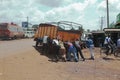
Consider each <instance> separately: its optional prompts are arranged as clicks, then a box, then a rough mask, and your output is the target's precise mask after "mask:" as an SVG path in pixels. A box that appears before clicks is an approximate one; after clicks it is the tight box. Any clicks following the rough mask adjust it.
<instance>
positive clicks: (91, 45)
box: [87, 37, 94, 60]
mask: <svg viewBox="0 0 120 80" xmlns="http://www.w3.org/2000/svg"><path fill="white" fill-rule="evenodd" d="M87 46H88V48H89V51H90V56H91V57H90V59H92V60H94V51H93V48H94V43H93V40H92V39H91V38H90V37H89V38H88V40H87Z"/></svg>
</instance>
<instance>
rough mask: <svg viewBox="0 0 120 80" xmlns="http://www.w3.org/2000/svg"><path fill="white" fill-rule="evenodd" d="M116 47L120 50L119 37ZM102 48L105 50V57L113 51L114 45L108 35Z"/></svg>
mask: <svg viewBox="0 0 120 80" xmlns="http://www.w3.org/2000/svg"><path fill="white" fill-rule="evenodd" d="M116 45H117V48H119V49H120V37H119V38H118V40H117V44H116ZM104 46H105V47H106V49H107V50H106V55H108V54H109V53H113V49H114V48H115V43H114V42H113V41H112V39H111V37H110V35H108V36H106V37H105V40H104ZM110 50H111V51H110Z"/></svg>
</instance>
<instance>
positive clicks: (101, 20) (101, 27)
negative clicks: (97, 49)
mask: <svg viewBox="0 0 120 80" xmlns="http://www.w3.org/2000/svg"><path fill="white" fill-rule="evenodd" d="M103 19H104V17H101V18H100V29H101V31H102V30H103V24H104V22H103Z"/></svg>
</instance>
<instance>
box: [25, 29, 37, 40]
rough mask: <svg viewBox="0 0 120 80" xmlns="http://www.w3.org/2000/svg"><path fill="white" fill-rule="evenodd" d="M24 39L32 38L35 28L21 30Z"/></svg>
mask: <svg viewBox="0 0 120 80" xmlns="http://www.w3.org/2000/svg"><path fill="white" fill-rule="evenodd" d="M23 30H24V33H25V37H28V38H32V37H33V36H34V34H35V28H32V27H28V28H23Z"/></svg>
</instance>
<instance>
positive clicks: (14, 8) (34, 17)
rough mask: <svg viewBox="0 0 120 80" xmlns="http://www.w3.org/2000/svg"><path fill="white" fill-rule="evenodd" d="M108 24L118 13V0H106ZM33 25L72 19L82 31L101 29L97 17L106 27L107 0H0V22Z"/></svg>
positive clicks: (119, 3)
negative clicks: (101, 19) (107, 11)
mask: <svg viewBox="0 0 120 80" xmlns="http://www.w3.org/2000/svg"><path fill="white" fill-rule="evenodd" d="M109 11H110V12H109V15H110V23H112V22H113V21H114V22H116V15H117V14H118V13H120V0H109ZM27 16H28V17H29V22H30V23H32V24H40V23H43V22H56V21H72V22H76V23H79V24H82V25H83V28H84V29H85V30H87V29H90V30H98V29H100V17H104V26H105V27H106V0H0V22H15V23H18V24H20V23H21V22H22V21H26V20H27V18H26V17H27Z"/></svg>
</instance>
